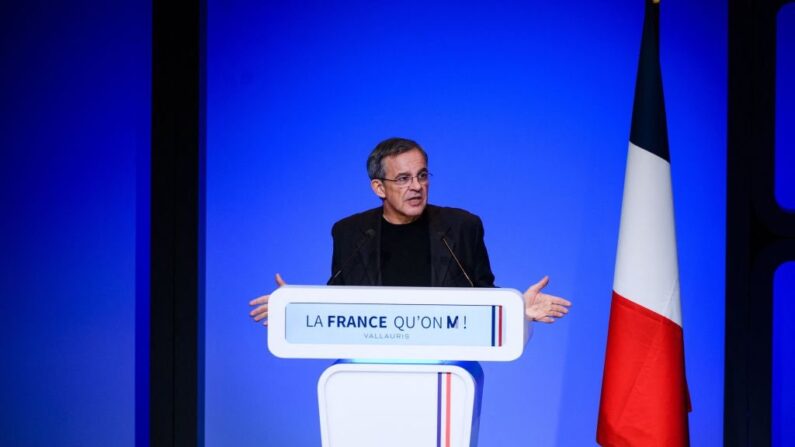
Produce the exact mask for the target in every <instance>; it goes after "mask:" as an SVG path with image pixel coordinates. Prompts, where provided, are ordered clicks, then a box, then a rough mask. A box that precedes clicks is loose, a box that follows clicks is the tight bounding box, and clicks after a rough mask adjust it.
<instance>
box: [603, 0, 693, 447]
mask: <svg viewBox="0 0 795 447" xmlns="http://www.w3.org/2000/svg"><path fill="white" fill-rule="evenodd" d="M658 33H659V4H655V3H653V2H652V1H651V0H647V3H646V17H645V20H644V27H643V41H642V44H641V55H640V61H639V64H638V77H637V84H636V86H635V104H634V108H633V115H632V131H631V134H630V143H629V153H628V156H627V169H626V177H625V182H624V199H623V203H622V207H621V226H620V229H619V236H618V253H617V256H616V270H615V278H614V282H613V297H612V304H611V309H610V321H609V330H608V336H607V351H606V354H605V369H604V377H603V382H602V399H601V402H600V406H599V423H598V428H597V435H596V439H597V442H598V443H599V444H601V445H603V446H666V447H668V446H671V447H677V446H687V445H689V444H690V441H689V434H688V419H687V413H688V411H689V409H690V401H689V396H688V391H687V383H686V380H685V366H684V342H683V332H682V314H681V310H680V309H681V308H680V302H679V272H678V267H677V253H676V233H675V229H674V209H673V195H672V191H671V166H670V157H669V152H668V137H667V128H666V121H665V106H664V101H663V93H662V77H661V72H660V64H659V42H658Z"/></svg>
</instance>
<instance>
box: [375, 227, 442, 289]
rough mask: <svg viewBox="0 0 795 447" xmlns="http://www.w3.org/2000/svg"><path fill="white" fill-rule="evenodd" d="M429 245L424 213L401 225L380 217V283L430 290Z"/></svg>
mask: <svg viewBox="0 0 795 447" xmlns="http://www.w3.org/2000/svg"><path fill="white" fill-rule="evenodd" d="M430 244H431V240H430V234H429V230H428V218H427V217H426V216H425V213H423V214H422V216H420V218H419V219H417V220H415V221H414V222H412V223H409V224H404V225H393V224H391V223H389V222H387V221H386V219H384V218H383V217H381V284H383V285H385V286H420V287H430V285H431V246H430Z"/></svg>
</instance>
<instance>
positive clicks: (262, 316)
mask: <svg viewBox="0 0 795 447" xmlns="http://www.w3.org/2000/svg"><path fill="white" fill-rule="evenodd" d="M265 318H268V309H265V311H264V312H262V313H260V314H257V315H256V316H254V321H261V320H263V319H265Z"/></svg>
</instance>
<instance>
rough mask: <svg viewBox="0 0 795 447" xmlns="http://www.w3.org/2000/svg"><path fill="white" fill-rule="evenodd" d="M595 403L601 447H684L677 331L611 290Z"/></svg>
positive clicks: (686, 406)
mask: <svg viewBox="0 0 795 447" xmlns="http://www.w3.org/2000/svg"><path fill="white" fill-rule="evenodd" d="M604 371H605V372H604V378H603V381H602V401H601V403H600V405H599V425H598V429H597V434H596V439H597V442H598V443H599V444H601V445H603V446H666V447H678V446H688V445H689V444H690V443H689V436H688V421H687V413H688V411H689V410H690V402H689V397H688V392H687V383H686V381H685V365H684V345H683V337H682V328H681V327H680V326H679V325H677V324H676V323H674V322H673V321H671V320H669V319H668V318H665V317H664V316H662V315H660V314H658V313H656V312H653V311H651V310H649V309H647V308H645V307H643V306H641V305H639V304H636V303H634V302H632V301H631V300H629V299H627V298H624V297H622V296H621V295H619V294H617V293H616V292H615V291H614V292H613V300H612V305H611V308H610V326H609V330H608V334H607V353H606V355H605V370H604Z"/></svg>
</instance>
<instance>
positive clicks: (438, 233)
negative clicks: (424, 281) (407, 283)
mask: <svg viewBox="0 0 795 447" xmlns="http://www.w3.org/2000/svg"><path fill="white" fill-rule="evenodd" d="M426 210H427V213H428V221H429V222H428V227H429V230H430V231H429V233H430V238H431V241H430V242H431V286H432V287H442V286H444V285H445V280H446V279H447V273H448V272H449V270H450V265H451V264H452V261H453V258H452V256H450V251H449V250H447V247H445V245H444V242H443V241H442V238H444V239H445V240H446V241H447V243H448V244H450V248H452V249H453V250H455V240H453V239H454V238H451V237H450V235H449V234H448V232H449V231H450V224H449V223H447V222H445V221H444V220H443V219H442V218H441V216H440V215H439V209H438V208H437V207H435V206H433V205H428V207H427V208H426Z"/></svg>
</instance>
